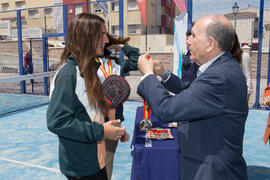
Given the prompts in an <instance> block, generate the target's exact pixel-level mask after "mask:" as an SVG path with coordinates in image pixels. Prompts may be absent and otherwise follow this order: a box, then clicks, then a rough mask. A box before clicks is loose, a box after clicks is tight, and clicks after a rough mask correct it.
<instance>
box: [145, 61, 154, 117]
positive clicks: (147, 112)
mask: <svg viewBox="0 0 270 180" xmlns="http://www.w3.org/2000/svg"><path fill="white" fill-rule="evenodd" d="M146 58H147V60H149V59H150V56H147V57H146ZM155 75H156V74H155ZM150 114H151V109H150V108H149V106H148V104H147V102H146V101H145V100H143V119H149V120H150Z"/></svg>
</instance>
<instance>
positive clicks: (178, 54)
mask: <svg viewBox="0 0 270 180" xmlns="http://www.w3.org/2000/svg"><path fill="white" fill-rule="evenodd" d="M187 25H188V13H187V11H185V12H184V13H183V14H181V15H180V16H177V17H176V18H175V20H174V62H173V73H174V74H176V75H178V77H180V78H181V74H182V57H183V53H184V52H185V51H186V50H187V44H186V32H187V28H188V26H187Z"/></svg>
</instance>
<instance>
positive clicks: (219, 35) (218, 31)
mask: <svg viewBox="0 0 270 180" xmlns="http://www.w3.org/2000/svg"><path fill="white" fill-rule="evenodd" d="M206 33H207V36H208V37H212V38H214V39H215V40H216V41H217V42H218V46H219V48H220V50H221V51H224V52H225V51H230V50H231V48H232V45H233V42H234V41H235V32H234V30H233V29H232V28H231V27H230V26H228V25H226V24H222V23H220V22H217V21H213V22H211V23H210V24H209V25H208V27H207V28H206Z"/></svg>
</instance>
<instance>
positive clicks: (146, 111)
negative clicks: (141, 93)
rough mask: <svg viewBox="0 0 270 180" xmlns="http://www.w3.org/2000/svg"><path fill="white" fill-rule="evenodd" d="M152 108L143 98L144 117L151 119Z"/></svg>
mask: <svg viewBox="0 0 270 180" xmlns="http://www.w3.org/2000/svg"><path fill="white" fill-rule="evenodd" d="M150 114H151V109H150V108H149V106H148V104H147V102H146V101H145V100H143V119H150Z"/></svg>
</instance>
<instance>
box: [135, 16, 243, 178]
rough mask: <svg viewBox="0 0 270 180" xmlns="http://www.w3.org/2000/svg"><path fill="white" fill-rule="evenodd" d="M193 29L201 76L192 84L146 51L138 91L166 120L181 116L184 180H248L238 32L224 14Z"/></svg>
mask: <svg viewBox="0 0 270 180" xmlns="http://www.w3.org/2000/svg"><path fill="white" fill-rule="evenodd" d="M191 32H192V35H191V37H190V38H189V43H190V53H191V56H190V58H191V60H193V61H194V62H196V63H197V64H198V65H199V66H200V68H199V70H198V73H197V76H198V77H197V78H196V79H195V80H194V81H193V82H192V83H191V84H189V85H187V84H186V83H184V81H183V80H181V79H179V78H178V77H177V76H175V75H173V74H172V73H168V71H165V70H164V68H163V66H162V65H161V64H160V62H159V61H154V60H151V59H150V60H147V58H146V56H147V55H142V56H140V58H139V62H138V67H139V70H140V71H141V72H142V73H143V74H144V77H143V78H142V81H141V82H140V84H139V86H138V90H137V93H138V94H139V95H140V96H141V97H142V98H143V99H145V100H146V101H147V103H148V105H149V107H150V108H151V110H152V112H153V114H154V115H155V116H156V117H157V118H158V119H159V120H160V121H163V122H173V121H178V124H179V127H178V141H179V142H178V143H179V149H180V151H179V153H180V165H179V166H180V176H181V180H193V179H196V180H240V179H241V180H246V179H247V168H246V163H245V160H244V158H243V156H242V153H243V136H244V129H245V122H246V118H247V114H248V104H247V98H246V97H247V86H246V80H245V77H244V75H243V73H242V70H241V68H240V65H239V64H238V62H237V60H236V59H234V58H233V57H232V55H231V53H230V50H231V48H232V43H233V42H234V37H235V36H234V33H235V32H234V30H233V27H232V24H231V23H230V21H229V20H228V19H227V18H225V17H224V16H220V15H212V16H206V17H203V18H201V19H200V20H198V21H197V22H196V23H195V25H194V26H193V28H192V31H191ZM153 69H154V70H155V72H156V73H157V74H159V75H162V79H163V80H162V81H163V82H162V84H163V85H162V84H161V83H160V82H159V81H158V79H157V78H156V77H155V76H154V74H153ZM165 88H166V89H165ZM167 89H168V90H169V91H171V92H173V93H175V95H170V94H169V93H168V91H167Z"/></svg>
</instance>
